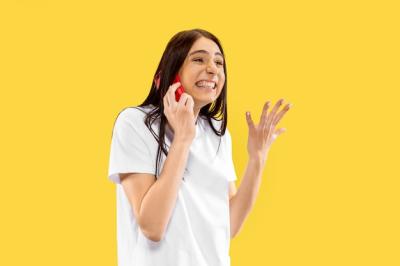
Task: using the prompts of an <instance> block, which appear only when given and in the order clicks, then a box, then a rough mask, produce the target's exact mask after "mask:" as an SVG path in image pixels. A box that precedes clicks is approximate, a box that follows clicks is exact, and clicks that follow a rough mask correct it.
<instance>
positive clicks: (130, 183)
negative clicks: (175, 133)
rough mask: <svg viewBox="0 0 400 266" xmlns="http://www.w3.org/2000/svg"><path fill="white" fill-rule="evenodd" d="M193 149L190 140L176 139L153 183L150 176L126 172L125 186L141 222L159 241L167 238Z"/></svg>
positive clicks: (139, 222) (140, 224) (142, 227)
mask: <svg viewBox="0 0 400 266" xmlns="http://www.w3.org/2000/svg"><path fill="white" fill-rule="evenodd" d="M189 149H190V143H186V142H184V141H181V140H180V139H178V138H174V140H173V142H172V144H171V146H170V149H169V152H168V156H167V158H166V159H165V162H164V166H163V169H162V171H161V173H160V176H159V178H158V179H157V181H152V182H150V183H149V182H148V181H146V180H147V179H146V180H145V179H144V178H135V177H136V176H137V175H141V174H129V175H124V177H125V178H124V179H123V180H122V185H123V187H124V190H125V192H126V194H127V197H128V198H129V201H130V203H131V205H132V208H133V212H134V214H135V217H136V220H137V221H138V225H139V226H140V229H141V230H142V232H143V233H144V235H146V237H147V238H149V239H150V240H152V241H156V242H158V241H160V240H161V239H162V238H163V235H164V232H165V229H166V226H167V224H168V221H169V220H170V217H171V214H172V210H173V208H174V206H175V204H176V198H177V195H178V191H179V187H180V185H181V182H182V177H183V172H184V169H185V165H186V162H187V158H188V156H189ZM154 178H155V177H154ZM149 180H150V179H149ZM140 182H142V184H140ZM146 182H147V183H146ZM144 184H147V185H144ZM149 186H150V187H149Z"/></svg>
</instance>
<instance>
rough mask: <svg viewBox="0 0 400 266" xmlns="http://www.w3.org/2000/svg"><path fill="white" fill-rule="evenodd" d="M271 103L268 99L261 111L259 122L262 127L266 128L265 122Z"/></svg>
mask: <svg viewBox="0 0 400 266" xmlns="http://www.w3.org/2000/svg"><path fill="white" fill-rule="evenodd" d="M269 104H270V101H267V102H266V103H264V107H263V110H262V113H261V117H260V123H259V124H260V126H261V128H264V124H265V122H266V120H267V112H268V108H269Z"/></svg>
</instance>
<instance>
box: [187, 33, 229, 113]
mask: <svg viewBox="0 0 400 266" xmlns="http://www.w3.org/2000/svg"><path fill="white" fill-rule="evenodd" d="M223 62H224V58H223V55H222V53H221V51H220V50H219V47H218V45H217V44H216V43H215V42H214V41H212V40H210V39H207V38H205V37H201V38H199V39H198V40H197V41H196V42H195V43H194V44H193V45H192V47H191V48H190V51H189V53H188V55H187V57H186V58H185V61H184V62H183V65H182V66H181V68H180V70H179V76H180V79H181V84H182V85H183V87H184V88H185V92H186V93H188V94H189V95H191V96H192V98H193V100H194V104H195V108H199V109H200V108H201V107H203V106H205V105H207V104H209V103H212V102H213V101H215V100H216V99H217V98H218V96H219V95H220V93H221V91H222V87H223V86H224V83H225V72H224V66H223ZM200 81H207V82H200Z"/></svg>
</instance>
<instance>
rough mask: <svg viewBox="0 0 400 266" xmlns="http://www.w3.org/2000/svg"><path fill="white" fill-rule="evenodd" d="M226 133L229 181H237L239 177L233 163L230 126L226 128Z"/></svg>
mask: <svg viewBox="0 0 400 266" xmlns="http://www.w3.org/2000/svg"><path fill="white" fill-rule="evenodd" d="M225 135H226V150H227V158H226V162H227V174H228V181H235V180H236V179H237V176H236V171H235V165H234V163H233V154H232V138H231V134H230V133H229V130H228V128H226V131H225Z"/></svg>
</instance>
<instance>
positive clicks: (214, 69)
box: [207, 63, 218, 73]
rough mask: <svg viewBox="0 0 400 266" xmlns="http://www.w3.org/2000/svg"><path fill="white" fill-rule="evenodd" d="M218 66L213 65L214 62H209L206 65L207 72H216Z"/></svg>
mask: <svg viewBox="0 0 400 266" xmlns="http://www.w3.org/2000/svg"><path fill="white" fill-rule="evenodd" d="M217 71H218V68H217V67H216V66H215V65H214V63H209V64H208V65H207V72H209V73H217Z"/></svg>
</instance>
